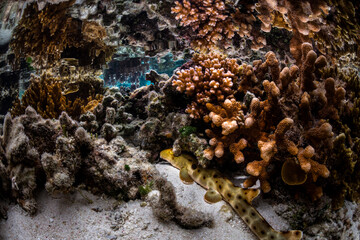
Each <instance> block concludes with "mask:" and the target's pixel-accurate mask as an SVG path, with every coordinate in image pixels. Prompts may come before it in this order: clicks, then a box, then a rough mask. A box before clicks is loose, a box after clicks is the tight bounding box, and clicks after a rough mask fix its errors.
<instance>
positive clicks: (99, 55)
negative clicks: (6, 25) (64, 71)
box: [11, 0, 114, 68]
mask: <svg viewBox="0 0 360 240" xmlns="http://www.w3.org/2000/svg"><path fill="white" fill-rule="evenodd" d="M74 2H75V0H70V1H66V2H61V3H59V4H47V5H46V6H45V7H44V8H43V9H41V10H39V9H38V7H37V4H36V2H35V3H31V4H29V5H28V6H27V7H26V9H25V10H24V14H23V17H22V18H21V20H20V22H19V24H18V26H17V27H16V28H15V30H14V34H13V36H14V37H13V40H12V41H11V47H12V49H13V50H14V53H15V56H16V58H17V59H20V58H21V57H31V58H32V59H33V65H34V66H35V67H39V68H43V67H52V66H53V65H54V64H56V62H57V61H58V60H59V59H60V58H61V56H62V55H63V54H64V53H65V55H66V56H73V57H77V58H79V60H80V64H81V65H90V64H92V65H93V67H101V65H103V64H105V63H106V61H107V60H109V59H110V57H111V56H112V54H113V52H114V48H112V47H109V46H107V45H106V44H105V43H104V42H103V39H104V38H105V36H106V33H105V29H104V27H102V26H101V25H99V24H98V23H95V22H87V21H84V22H82V21H79V20H75V19H73V18H71V17H70V16H69V15H68V14H67V11H68V9H69V7H70V6H72V5H73V3H74Z"/></svg>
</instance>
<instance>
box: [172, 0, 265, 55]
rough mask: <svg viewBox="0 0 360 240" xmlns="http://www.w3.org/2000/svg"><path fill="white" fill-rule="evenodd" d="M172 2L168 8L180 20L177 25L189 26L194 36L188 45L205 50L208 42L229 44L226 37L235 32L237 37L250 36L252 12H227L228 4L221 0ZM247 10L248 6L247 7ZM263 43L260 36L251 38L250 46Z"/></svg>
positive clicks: (224, 45) (259, 45)
mask: <svg viewBox="0 0 360 240" xmlns="http://www.w3.org/2000/svg"><path fill="white" fill-rule="evenodd" d="M175 4H176V6H175V7H173V8H172V9H171V11H172V13H174V14H176V17H175V18H176V19H177V20H180V25H182V26H185V27H187V26H188V27H189V28H190V29H191V30H192V32H193V33H194V34H190V36H193V35H196V37H192V40H193V41H192V45H193V47H194V48H195V49H201V50H205V49H206V48H207V47H209V46H216V45H218V46H219V45H222V48H224V47H226V45H228V44H229V40H230V39H232V38H233V37H234V35H235V34H238V35H239V36H240V37H244V36H247V37H251V38H253V39H254V36H255V35H258V34H257V33H254V29H253V26H252V25H253V23H254V22H255V20H256V18H255V17H254V16H253V15H252V13H242V12H240V10H239V9H237V10H236V12H234V13H231V11H230V9H229V6H227V5H226V3H225V1H224V0H205V1H200V0H184V1H182V2H179V1H177V2H175ZM247 11H248V12H250V11H251V9H250V8H249V9H247ZM265 44H266V40H265V38H264V37H262V36H259V37H257V38H256V39H254V44H253V47H254V49H259V48H261V47H263V46H264V45H265Z"/></svg>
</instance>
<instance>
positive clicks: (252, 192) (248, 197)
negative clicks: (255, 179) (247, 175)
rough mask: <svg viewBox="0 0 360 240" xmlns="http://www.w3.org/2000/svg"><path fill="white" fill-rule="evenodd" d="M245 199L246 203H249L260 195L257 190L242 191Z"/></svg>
mask: <svg viewBox="0 0 360 240" xmlns="http://www.w3.org/2000/svg"><path fill="white" fill-rule="evenodd" d="M241 191H243V194H244V195H245V199H246V201H247V202H248V203H251V202H252V200H253V199H254V198H256V197H257V196H258V195H259V194H260V190H259V189H242V190H241Z"/></svg>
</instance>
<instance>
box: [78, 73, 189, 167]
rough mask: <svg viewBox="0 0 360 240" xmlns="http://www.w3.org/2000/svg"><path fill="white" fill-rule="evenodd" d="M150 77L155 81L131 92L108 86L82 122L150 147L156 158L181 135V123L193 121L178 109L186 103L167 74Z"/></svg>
mask: <svg viewBox="0 0 360 240" xmlns="http://www.w3.org/2000/svg"><path fill="white" fill-rule="evenodd" d="M147 77H148V79H149V81H150V80H151V81H152V82H154V84H152V85H149V86H144V87H141V88H138V89H136V90H135V91H133V92H131V94H130V95H129V96H126V95H123V94H122V93H121V90H120V89H118V88H110V89H108V90H107V91H106V93H105V95H104V98H103V101H102V102H101V103H100V104H99V105H98V106H97V107H95V109H94V110H93V112H92V113H86V114H83V115H82V116H81V117H80V124H81V126H83V127H84V128H85V129H86V130H87V131H89V132H91V133H92V134H97V135H99V136H103V137H105V135H106V136H107V137H106V138H108V140H111V139H112V138H113V137H115V136H117V135H118V136H122V137H123V138H124V139H125V140H126V141H128V142H129V143H132V144H134V145H135V146H139V147H141V148H142V149H144V150H149V151H150V152H151V153H152V155H153V158H152V159H154V160H155V159H156V158H157V155H158V153H159V151H160V150H161V148H162V147H165V146H169V145H172V144H173V142H174V141H175V140H176V139H177V138H179V136H180V129H181V128H182V127H184V126H189V125H191V123H190V122H191V119H190V118H189V116H188V115H187V114H183V113H179V109H180V106H181V107H183V106H184V105H183V104H182V102H181V101H178V99H179V95H177V92H176V91H174V90H173V89H172V86H171V79H169V77H168V76H167V75H166V76H161V75H157V74H156V73H155V72H153V73H152V74H151V75H148V76H147ZM180 97H181V96H180Z"/></svg>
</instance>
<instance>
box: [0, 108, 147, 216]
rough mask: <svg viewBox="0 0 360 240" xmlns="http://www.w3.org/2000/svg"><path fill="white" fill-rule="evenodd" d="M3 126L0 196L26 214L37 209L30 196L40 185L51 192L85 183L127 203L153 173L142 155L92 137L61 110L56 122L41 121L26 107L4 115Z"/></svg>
mask: <svg viewBox="0 0 360 240" xmlns="http://www.w3.org/2000/svg"><path fill="white" fill-rule="evenodd" d="M3 128H4V131H3V134H2V136H1V138H0V140H1V148H0V150H1V152H0V157H1V159H0V160H1V161H0V162H1V164H0V173H1V175H0V176H1V177H0V179H1V184H2V185H1V192H9V193H10V194H9V196H10V197H11V198H12V199H14V200H16V201H17V202H18V203H19V204H20V205H21V206H22V207H23V208H24V209H25V210H26V211H28V212H29V213H35V211H36V201H35V199H34V192H35V191H36V190H37V189H39V188H40V187H41V186H42V185H43V184H44V186H45V188H46V189H47V191H49V192H50V193H53V192H57V191H61V192H70V191H72V189H73V188H74V187H76V186H78V185H79V184H82V183H84V184H85V186H86V187H87V188H88V189H90V190H91V191H93V192H96V193H107V194H109V195H112V196H117V197H121V198H123V199H125V200H127V199H135V198H137V197H139V196H140V193H139V192H138V186H140V185H144V183H145V182H146V181H148V180H150V179H151V178H152V176H153V174H154V170H153V167H152V166H151V165H150V164H149V163H147V160H146V159H147V158H148V156H147V153H146V152H143V151H139V150H138V149H135V148H133V147H130V146H128V145H127V143H126V142H125V141H124V140H123V139H122V138H121V137H117V138H115V139H113V140H112V141H111V142H110V143H108V142H107V141H106V140H105V139H102V138H99V139H94V138H93V137H91V135H90V134H89V133H87V132H86V131H85V130H84V129H83V128H82V127H80V125H79V123H78V122H76V121H74V120H72V119H71V118H70V117H69V116H68V115H67V114H66V113H65V112H63V113H62V114H61V116H60V118H59V120H55V119H54V120H50V119H47V120H44V119H43V118H42V117H41V116H40V115H39V114H37V113H36V111H35V110H34V109H33V108H31V107H28V108H27V109H26V111H25V114H24V115H20V116H19V117H16V118H12V117H11V116H10V114H7V116H6V117H5V122H4V127H3ZM125 165H128V166H130V169H128V170H126V169H125V168H124V166H125ZM79 181H80V182H79Z"/></svg>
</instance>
